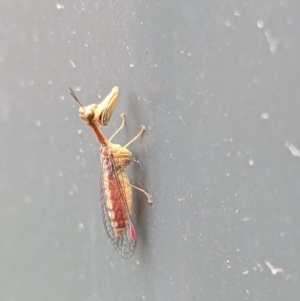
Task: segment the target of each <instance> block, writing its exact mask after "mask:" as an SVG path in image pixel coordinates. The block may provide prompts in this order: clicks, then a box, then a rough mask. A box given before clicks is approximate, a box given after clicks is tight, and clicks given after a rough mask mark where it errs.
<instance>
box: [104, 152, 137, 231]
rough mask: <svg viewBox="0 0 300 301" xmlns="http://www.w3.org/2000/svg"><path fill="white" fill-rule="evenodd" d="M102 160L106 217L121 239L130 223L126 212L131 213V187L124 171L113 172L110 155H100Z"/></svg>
mask: <svg viewBox="0 0 300 301" xmlns="http://www.w3.org/2000/svg"><path fill="white" fill-rule="evenodd" d="M102 160H103V171H104V173H103V181H104V189H105V193H106V195H107V198H106V202H107V209H108V215H109V218H110V221H111V225H112V227H113V229H114V232H115V235H116V236H117V237H121V236H122V235H123V234H124V233H125V231H126V227H127V226H128V225H129V223H130V220H129V215H128V212H129V213H130V212H131V207H132V191H131V186H130V185H129V180H128V178H127V175H126V174H125V172H124V171H121V172H116V171H115V170H114V168H113V166H112V162H111V160H110V155H106V154H105V153H102ZM116 175H117V176H116ZM125 202H126V203H125ZM127 208H128V209H127Z"/></svg>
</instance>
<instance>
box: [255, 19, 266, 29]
mask: <svg viewBox="0 0 300 301" xmlns="http://www.w3.org/2000/svg"><path fill="white" fill-rule="evenodd" d="M256 25H257V27H258V28H264V26H265V24H264V21H262V20H258V21H257V23H256Z"/></svg>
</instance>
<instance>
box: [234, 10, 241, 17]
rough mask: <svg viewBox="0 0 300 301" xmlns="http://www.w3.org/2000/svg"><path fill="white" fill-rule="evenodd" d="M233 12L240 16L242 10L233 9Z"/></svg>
mask: <svg viewBox="0 0 300 301" xmlns="http://www.w3.org/2000/svg"><path fill="white" fill-rule="evenodd" d="M233 14H234V15H235V16H237V17H239V16H240V15H241V12H240V11H239V10H237V9H235V10H234V11H233Z"/></svg>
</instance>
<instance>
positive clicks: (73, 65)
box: [69, 59, 76, 68]
mask: <svg viewBox="0 0 300 301" xmlns="http://www.w3.org/2000/svg"><path fill="white" fill-rule="evenodd" d="M69 62H70V64H71V66H72V67H73V68H76V64H75V63H74V62H73V61H72V60H71V59H70V60H69Z"/></svg>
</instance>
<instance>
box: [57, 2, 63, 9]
mask: <svg viewBox="0 0 300 301" xmlns="http://www.w3.org/2000/svg"><path fill="white" fill-rule="evenodd" d="M56 8H57V9H64V6H63V5H62V4H59V3H56Z"/></svg>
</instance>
